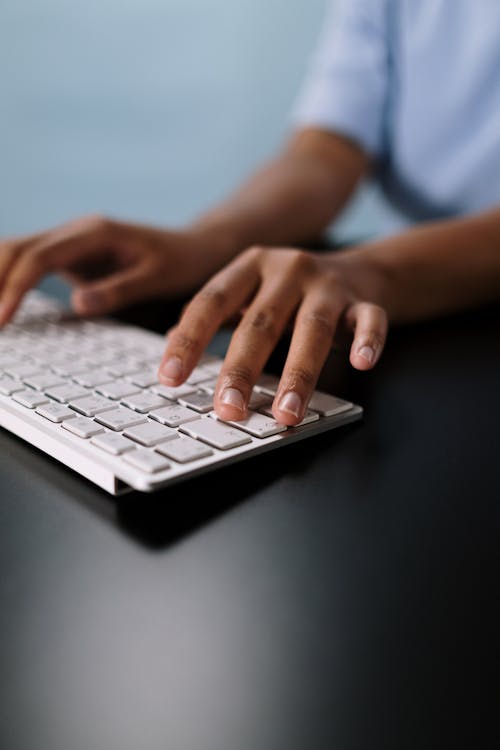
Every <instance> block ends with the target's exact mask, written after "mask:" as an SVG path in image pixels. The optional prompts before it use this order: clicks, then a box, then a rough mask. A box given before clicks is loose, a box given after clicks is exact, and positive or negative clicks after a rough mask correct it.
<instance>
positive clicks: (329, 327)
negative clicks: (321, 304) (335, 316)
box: [303, 310, 335, 339]
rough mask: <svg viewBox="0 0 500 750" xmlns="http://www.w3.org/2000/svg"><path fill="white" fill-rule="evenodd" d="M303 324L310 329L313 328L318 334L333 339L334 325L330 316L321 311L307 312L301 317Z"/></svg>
mask: <svg viewBox="0 0 500 750" xmlns="http://www.w3.org/2000/svg"><path fill="white" fill-rule="evenodd" d="M303 322H304V323H305V324H306V325H307V326H310V327H313V328H315V329H316V330H317V331H318V330H319V332H320V333H322V334H324V335H326V336H328V337H329V338H332V339H333V336H334V334H335V323H334V322H333V320H332V319H331V316H330V315H328V314H327V313H326V312H323V311H321V310H317V311H312V312H308V313H306V314H305V315H304V317H303Z"/></svg>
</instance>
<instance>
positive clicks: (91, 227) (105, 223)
mask: <svg viewBox="0 0 500 750" xmlns="http://www.w3.org/2000/svg"><path fill="white" fill-rule="evenodd" d="M78 223H79V224H81V226H82V228H83V229H84V230H86V231H88V232H92V233H95V234H99V235H101V236H103V237H107V236H108V235H109V234H111V231H112V229H113V225H114V222H113V221H112V220H111V219H110V218H109V217H107V216H105V215H104V214H100V213H95V214H88V215H87V216H84V217H83V219H82V220H81V221H80V222H78Z"/></svg>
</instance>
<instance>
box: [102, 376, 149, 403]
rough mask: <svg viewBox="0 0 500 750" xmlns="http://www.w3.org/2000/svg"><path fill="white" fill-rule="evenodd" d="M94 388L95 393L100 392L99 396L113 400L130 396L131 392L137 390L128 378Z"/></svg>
mask: <svg viewBox="0 0 500 750" xmlns="http://www.w3.org/2000/svg"><path fill="white" fill-rule="evenodd" d="M95 390H96V393H100V394H101V396H106V398H111V399H113V401H120V400H121V399H122V398H125V396H131V395H132V394H133V393H138V392H139V389H138V388H137V386H135V385H132V383H129V382H128V380H120V379H118V380H115V381H114V382H111V383H107V384H106V385H101V386H99V387H98V388H96V389H95Z"/></svg>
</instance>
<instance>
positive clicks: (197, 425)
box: [179, 417, 252, 451]
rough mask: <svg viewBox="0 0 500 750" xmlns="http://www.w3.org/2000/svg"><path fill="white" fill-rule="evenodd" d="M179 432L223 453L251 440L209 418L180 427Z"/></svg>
mask: <svg viewBox="0 0 500 750" xmlns="http://www.w3.org/2000/svg"><path fill="white" fill-rule="evenodd" d="M179 431H180V432H183V433H184V434H186V435H189V436H190V437H193V438H196V439H198V440H202V441H203V442H204V443H208V445H212V446H213V447H214V448H219V449H220V450H223V451H224V450H229V449H230V448H237V447H238V446H239V445H245V444H246V443H251V442H252V438H251V437H250V436H249V435H247V434H246V433H245V432H242V431H241V430H237V429H234V428H233V427H230V426H229V425H227V424H226V423H225V422H218V421H217V420H215V419H210V418H209V417H205V418H203V417H202V418H200V419H198V420H197V421H196V422H189V423H188V424H184V425H181V426H180V427H179Z"/></svg>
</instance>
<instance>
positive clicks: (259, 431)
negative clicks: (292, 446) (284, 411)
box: [210, 411, 288, 438]
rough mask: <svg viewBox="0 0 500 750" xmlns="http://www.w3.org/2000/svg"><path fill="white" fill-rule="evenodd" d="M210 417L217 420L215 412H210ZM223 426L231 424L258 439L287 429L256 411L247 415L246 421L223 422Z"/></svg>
mask: <svg viewBox="0 0 500 750" xmlns="http://www.w3.org/2000/svg"><path fill="white" fill-rule="evenodd" d="M210 416H211V417H213V418H214V419H217V416H216V414H215V412H211V414H210ZM223 424H231V425H233V426H234V427H237V428H238V429H239V430H244V431H245V432H248V433H249V434H250V435H253V436H254V437H258V438H266V437H270V436H271V435H277V434H278V433H280V432H286V430H287V429H288V428H287V426H286V425H284V424H279V422H276V420H275V419H273V418H272V417H269V416H268V415H267V414H260V413H259V412H256V411H251V412H249V413H248V416H247V418H246V419H242V420H240V421H238V422H231V421H227V422H223Z"/></svg>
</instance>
